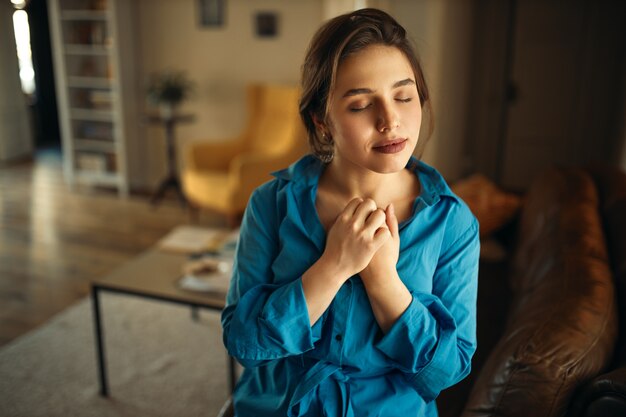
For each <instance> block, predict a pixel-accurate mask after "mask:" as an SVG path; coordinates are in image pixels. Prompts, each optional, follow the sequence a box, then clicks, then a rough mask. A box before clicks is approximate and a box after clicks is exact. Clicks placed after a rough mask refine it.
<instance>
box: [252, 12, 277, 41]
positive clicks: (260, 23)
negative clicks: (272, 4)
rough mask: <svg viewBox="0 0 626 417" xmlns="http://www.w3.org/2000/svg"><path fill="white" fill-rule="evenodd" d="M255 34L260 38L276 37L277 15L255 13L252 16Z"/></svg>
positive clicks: (273, 13)
mask: <svg viewBox="0 0 626 417" xmlns="http://www.w3.org/2000/svg"><path fill="white" fill-rule="evenodd" d="M254 22H255V26H256V28H255V32H256V35H257V36H258V37H260V38H273V37H275V36H277V35H278V14H277V13H275V12H257V13H256V15H255V16H254Z"/></svg>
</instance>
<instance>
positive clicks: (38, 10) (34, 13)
mask: <svg viewBox="0 0 626 417" xmlns="http://www.w3.org/2000/svg"><path fill="white" fill-rule="evenodd" d="M25 10H26V12H27V13H28V24H29V26H30V43H31V44H30V47H31V51H32V58H33V69H34V71H35V94H34V96H33V97H32V101H31V103H30V106H31V111H32V116H33V117H32V120H33V136H34V141H35V148H36V149H37V150H40V149H60V148H61V136H60V133H59V118H58V113H57V102H56V93H55V86H54V69H53V64H52V48H51V45H50V28H49V25H48V7H47V3H46V0H31V1H30V2H28V5H27V6H26V8H25Z"/></svg>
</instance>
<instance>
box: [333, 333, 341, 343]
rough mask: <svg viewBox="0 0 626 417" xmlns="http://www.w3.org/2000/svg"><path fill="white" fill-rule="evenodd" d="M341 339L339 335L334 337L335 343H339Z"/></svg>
mask: <svg viewBox="0 0 626 417" xmlns="http://www.w3.org/2000/svg"><path fill="white" fill-rule="evenodd" d="M341 339H343V336H341V335H340V334H338V335H336V336H335V340H336V341H338V342H341Z"/></svg>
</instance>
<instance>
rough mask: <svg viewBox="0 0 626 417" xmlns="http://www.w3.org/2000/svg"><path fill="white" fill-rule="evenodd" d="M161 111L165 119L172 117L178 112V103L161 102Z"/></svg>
mask: <svg viewBox="0 0 626 417" xmlns="http://www.w3.org/2000/svg"><path fill="white" fill-rule="evenodd" d="M159 113H160V114H161V117H162V118H164V119H171V118H173V117H174V115H175V114H176V105H175V104H174V103H172V102H170V101H162V102H161V103H159Z"/></svg>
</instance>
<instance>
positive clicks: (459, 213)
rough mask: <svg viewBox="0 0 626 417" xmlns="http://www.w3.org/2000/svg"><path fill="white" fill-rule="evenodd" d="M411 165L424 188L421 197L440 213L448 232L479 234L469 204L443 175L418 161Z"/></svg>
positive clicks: (453, 233)
mask: <svg viewBox="0 0 626 417" xmlns="http://www.w3.org/2000/svg"><path fill="white" fill-rule="evenodd" d="M409 164H410V165H409V167H408V168H409V169H411V170H413V172H415V174H416V175H417V176H418V178H419V180H420V186H421V187H422V191H421V194H420V196H421V197H422V198H423V200H424V202H425V203H426V204H427V205H429V206H431V207H433V208H434V209H436V210H437V211H439V212H440V214H441V217H440V218H441V219H442V220H444V221H445V226H446V231H447V232H449V233H450V234H452V235H459V234H462V233H463V232H466V231H469V232H471V233H477V232H478V221H477V220H476V217H475V216H474V214H473V213H472V211H471V210H470V209H469V207H468V206H467V204H465V202H464V201H463V200H462V199H461V198H460V197H459V196H457V195H456V194H455V193H454V192H453V191H452V190H451V189H450V187H449V186H448V183H447V182H446V180H445V179H444V178H443V176H442V175H441V173H439V171H437V170H436V169H435V168H433V167H431V166H430V165H427V164H426V163H424V162H422V161H419V160H417V159H412V160H411V161H410V162H409Z"/></svg>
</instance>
